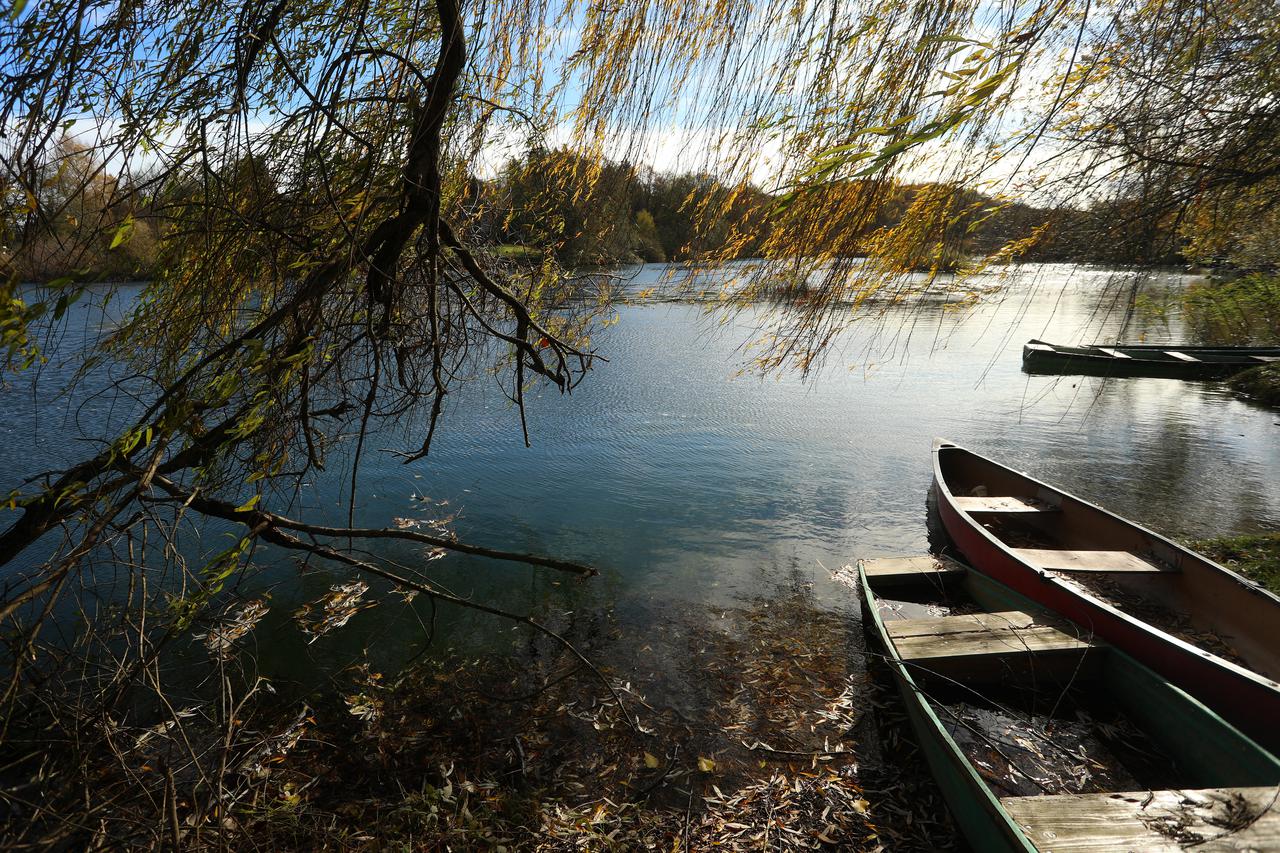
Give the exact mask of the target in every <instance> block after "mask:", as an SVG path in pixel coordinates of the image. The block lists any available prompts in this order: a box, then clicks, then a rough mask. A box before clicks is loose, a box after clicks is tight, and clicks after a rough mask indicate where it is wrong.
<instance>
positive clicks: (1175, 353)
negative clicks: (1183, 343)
mask: <svg viewBox="0 0 1280 853" xmlns="http://www.w3.org/2000/svg"><path fill="white" fill-rule="evenodd" d="M1164 354H1165V355H1171V356H1173V357H1174V358H1176V359H1178V361H1197V362H1198V361H1199V360H1200V359H1198V358H1196V357H1195V356H1194V355H1187V354H1186V353H1185V352H1178V351H1177V350H1176V349H1167V350H1165V351H1164Z"/></svg>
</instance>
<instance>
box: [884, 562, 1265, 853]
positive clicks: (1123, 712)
mask: <svg viewBox="0 0 1280 853" xmlns="http://www.w3.org/2000/svg"><path fill="white" fill-rule="evenodd" d="M858 574H859V581H860V583H861V586H862V592H863V606H864V609H865V613H866V626H867V629H868V631H869V632H871V633H872V634H873V635H874V638H875V639H876V641H877V642H878V643H879V644H880V645H881V646H882V647H883V649H885V650H886V651H887V653H888V654H887V656H886V657H887V660H888V662H889V665H890V669H891V670H892V672H893V675H894V678H895V680H896V681H897V683H898V687H899V690H900V691H901V693H902V697H903V700H904V702H905V704H906V709H907V713H908V716H909V718H910V720H911V724H912V727H913V728H914V730H915V733H916V737H917V739H918V741H919V744H920V747H921V749H922V751H923V753H924V756H925V758H926V759H927V761H928V763H929V766H930V769H931V770H932V771H933V774H934V776H935V777H936V779H937V781H938V784H939V786H940V787H941V789H942V793H943V795H944V796H945V798H946V800H947V804H948V805H949V806H950V808H951V812H952V815H953V816H954V818H955V820H956V822H957V824H958V825H959V826H960V828H961V830H962V831H963V832H964V834H965V836H966V837H967V838H968V840H969V843H970V845H971V846H972V847H973V849H974V850H976V851H981V853H995V851H1024V852H1025V851H1039V853H1083V851H1094V852H1095V853H1102V851H1136V850H1144V851H1145V850H1152V851H1170V853H1172V851H1185V850H1188V849H1190V850H1195V851H1207V850H1280V761H1277V759H1276V758H1275V757H1273V756H1272V755H1271V754H1270V753H1268V752H1267V751H1266V750H1264V749H1263V748H1262V747H1260V746H1258V745H1257V744H1256V743H1254V742H1253V741H1252V740H1250V739H1249V738H1247V737H1246V736H1245V735H1243V734H1241V733H1240V732H1239V731H1238V730H1237V729H1236V728H1235V727H1233V726H1232V725H1230V724H1229V723H1227V722H1226V721H1224V720H1223V719H1222V718H1221V717H1219V716H1217V715H1216V714H1214V713H1213V712H1212V711H1210V710H1209V709H1208V708H1207V707H1205V706H1204V705H1203V704H1201V703H1200V702H1199V701H1197V700H1196V699H1194V698H1193V697H1191V696H1190V695H1189V694H1187V693H1186V692H1184V691H1182V690H1180V689H1179V688H1177V687H1175V686H1173V685H1171V684H1170V683H1169V682H1167V681H1165V680H1164V679H1163V678H1161V677H1160V676H1158V675H1156V674H1155V673H1154V672H1152V671H1151V670H1150V669H1148V668H1147V667H1145V666H1143V665H1141V664H1139V663H1138V662H1137V661H1135V660H1134V659H1133V658H1131V657H1129V656H1128V655H1126V654H1124V653H1122V652H1120V651H1118V650H1116V649H1114V648H1111V647H1109V646H1107V645H1106V644H1105V643H1102V642H1100V641H1097V640H1095V639H1094V638H1093V637H1091V636H1088V635H1087V633H1085V632H1082V631H1081V629H1080V628H1078V627H1076V626H1074V625H1072V624H1071V623H1069V622H1067V621H1065V620H1061V619H1059V618H1058V617H1056V616H1055V615H1054V614H1053V613H1049V612H1047V611H1045V610H1044V609H1042V608H1040V607H1039V606H1037V605H1036V604H1035V603H1034V602H1033V601H1031V600H1030V599H1028V598H1025V597H1023V596H1021V595H1019V594H1018V593H1016V592H1014V591H1013V590H1011V589H1009V588H1008V587H1005V586H1003V585H1002V584H1000V583H998V582H996V581H993V580H991V579H990V578H988V577H986V576H984V575H982V574H981V573H979V572H975V571H969V570H968V568H967V567H965V566H963V565H962V564H960V563H958V562H955V561H953V560H950V559H947V558H937V557H897V558H889V559H882V560H868V561H861V562H859V564H858ZM1277 722H1278V723H1280V721H1277Z"/></svg>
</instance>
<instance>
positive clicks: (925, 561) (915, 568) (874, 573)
mask: <svg viewBox="0 0 1280 853" xmlns="http://www.w3.org/2000/svg"><path fill="white" fill-rule="evenodd" d="M859 565H860V566H861V567H862V570H863V571H864V572H866V575H867V579H868V580H871V581H873V582H875V583H876V585H877V586H882V585H885V584H894V583H911V582H917V581H924V580H928V579H929V578H960V577H964V574H965V572H967V571H969V570H968V569H967V568H966V567H965V566H964V565H963V564H962V563H958V562H956V561H955V560H953V559H951V558H950V557H935V556H934V555H932V554H922V555H919V556H913V557H879V558H877V559H874V560H862V561H860V562H859Z"/></svg>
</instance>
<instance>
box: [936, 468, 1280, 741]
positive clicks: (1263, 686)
mask: <svg viewBox="0 0 1280 853" xmlns="http://www.w3.org/2000/svg"><path fill="white" fill-rule="evenodd" d="M948 446H949V445H948ZM942 449H945V447H944V448H942ZM938 450H939V449H938V448H935V450H934V482H933V491H934V496H935V500H936V503H937V510H938V515H939V517H940V520H941V522H942V526H943V528H944V529H945V530H946V532H947V535H948V536H949V537H950V539H951V541H952V542H953V543H954V545H955V547H956V548H957V550H959V552H960V553H961V554H962V555H964V557H965V559H966V560H967V561H968V562H969V564H970V565H971V566H973V567H974V568H975V569H976V570H977V571H979V572H981V573H983V574H985V575H987V576H989V577H991V578H993V579H994V580H996V581H999V582H1000V583H1002V584H1004V585H1005V586H1008V587H1010V588H1012V589H1014V590H1016V591H1017V592H1019V593H1021V594H1022V595H1025V596H1026V597H1027V598H1030V599H1031V600H1033V601H1035V602H1037V603H1039V604H1041V605H1043V606H1044V607H1046V608H1048V609H1049V610H1052V611H1055V612H1057V613H1059V614H1061V615H1062V616H1064V617H1066V618H1067V619H1070V620H1071V621H1072V622H1074V623H1075V624H1077V625H1079V626H1081V627H1082V628H1084V629H1086V630H1089V631H1091V632H1093V633H1094V634H1095V635H1096V636H1098V637H1100V638H1101V639H1103V640H1105V641H1106V642H1108V643H1110V644H1111V645H1113V646H1115V647H1116V648H1118V649H1120V650H1122V651H1124V652H1126V653H1128V654H1129V655H1130V656H1132V657H1134V658H1135V659H1137V660H1138V661H1140V662H1142V663H1143V664H1145V665H1146V666H1148V667H1150V668H1151V669H1152V670H1154V671H1155V672H1157V673H1159V674H1160V675H1161V676H1163V677H1164V678H1167V679H1168V680H1169V681H1170V682H1171V683H1173V684H1175V685H1177V686H1178V687H1181V688H1182V689H1183V690H1185V691H1187V692H1188V693H1190V694H1191V695H1192V696H1194V697H1196V698H1197V699H1199V700H1200V701H1202V702H1204V703H1205V704H1206V705H1207V706H1209V707H1210V708H1212V709H1214V710H1215V711H1217V712H1218V713H1219V714H1220V715H1221V716H1222V717H1223V718H1224V719H1226V720H1228V721H1230V722H1231V723H1233V724H1235V725H1236V726H1237V727H1238V728H1239V729H1240V730H1241V731H1243V732H1244V733H1245V734H1247V735H1249V736H1250V737H1252V738H1253V739H1254V740H1256V741H1257V742H1258V743H1260V744H1262V746H1264V747H1265V748H1267V749H1269V750H1271V751H1272V752H1280V726H1277V725H1276V722H1277V720H1280V689H1278V688H1277V685H1276V684H1275V682H1272V681H1270V680H1269V679H1265V678H1263V677H1261V676H1259V675H1257V674H1255V673H1252V672H1250V671H1248V670H1246V669H1244V668H1243V667H1240V666H1237V665H1235V664H1232V663H1230V662H1228V661H1225V660H1223V659H1222V658H1219V657H1216V656H1214V655H1212V654H1210V653H1209V652H1205V651H1202V650H1200V649H1197V648H1196V647H1194V646H1192V645H1190V644H1189V643H1186V642H1184V641H1182V640H1179V639H1178V638H1176V637H1173V636H1171V635H1169V634H1166V633H1165V632H1163V631H1160V630H1159V629H1157V628H1155V627H1154V626H1152V625H1149V624H1147V623H1145V622H1142V621H1140V620H1138V619H1135V618H1134V617H1132V616H1129V615H1127V614H1125V613H1123V612H1121V611H1119V610H1117V609H1116V608H1114V607H1112V606H1111V605H1109V604H1106V603H1104V602H1102V601H1099V600H1098V599H1096V598H1094V597H1092V596H1090V595H1088V594H1087V593H1085V592H1083V591H1081V590H1079V589H1077V588H1075V587H1072V586H1069V585H1068V584H1066V583H1063V582H1062V581H1060V580H1058V579H1057V578H1055V577H1053V576H1052V575H1049V574H1047V573H1042V572H1040V571H1039V570H1038V569H1036V568H1035V567H1033V566H1031V565H1028V564H1027V563H1025V562H1023V561H1022V560H1020V559H1018V557H1017V556H1016V555H1014V554H1012V553H1010V552H1009V551H1008V550H1007V549H1006V548H1004V547H1003V546H1002V544H1001V543H1000V542H998V540H995V539H994V537H992V536H991V535H990V534H989V533H987V532H986V531H985V530H984V529H983V528H982V527H981V525H979V524H978V523H977V522H976V521H974V519H973V518H972V517H971V516H970V515H969V514H968V513H966V512H964V511H962V510H960V509H959V508H958V507H957V506H956V505H955V503H954V502H953V500H952V494H951V491H950V489H949V488H948V487H947V485H946V483H945V481H944V479H943V474H942V469H941V465H940V463H939V460H938Z"/></svg>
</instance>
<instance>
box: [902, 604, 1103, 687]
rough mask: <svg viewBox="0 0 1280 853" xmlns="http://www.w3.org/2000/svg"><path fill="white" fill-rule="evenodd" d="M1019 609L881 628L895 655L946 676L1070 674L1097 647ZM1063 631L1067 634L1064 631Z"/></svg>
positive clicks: (903, 622)
mask: <svg viewBox="0 0 1280 853" xmlns="http://www.w3.org/2000/svg"><path fill="white" fill-rule="evenodd" d="M1048 620H1049V617H1046V616H1044V615H1038V616H1037V615H1033V614H1031V613H1025V612H1023V611H1020V610H1009V611H1003V612H1000V613H972V614H967V615H963V616H943V617H940V618H935V619H903V620H901V621H897V622H889V623H886V624H885V630H886V631H887V632H888V634H889V639H890V640H891V641H892V642H893V647H894V649H895V650H896V651H897V653H898V656H899V657H900V658H901V659H902V660H903V661H907V662H910V663H912V664H915V665H918V666H919V667H921V668H922V669H926V670H929V671H932V672H937V673H941V674H943V675H947V676H949V677H961V676H964V677H971V678H972V677H984V678H985V677H999V676H1002V675H1005V674H1009V673H1014V672H1037V671H1043V672H1045V673H1049V672H1052V671H1058V672H1062V673H1070V672H1071V671H1072V670H1073V669H1074V668H1075V667H1077V666H1078V664H1079V663H1080V658H1081V657H1082V656H1083V655H1084V654H1085V652H1087V651H1088V650H1089V649H1090V648H1093V647H1094V646H1095V644H1094V643H1092V642H1090V641H1089V639H1088V638H1087V637H1084V638H1082V637H1080V636H1078V635H1077V634H1076V633H1074V632H1073V629H1071V627H1070V626H1068V625H1063V627H1058V625H1057V624H1051V623H1050V622H1049V621H1048ZM1064 629H1065V630H1064Z"/></svg>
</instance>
